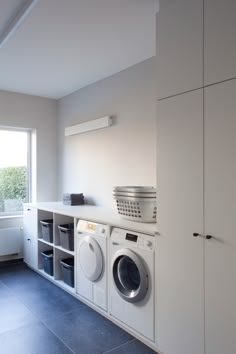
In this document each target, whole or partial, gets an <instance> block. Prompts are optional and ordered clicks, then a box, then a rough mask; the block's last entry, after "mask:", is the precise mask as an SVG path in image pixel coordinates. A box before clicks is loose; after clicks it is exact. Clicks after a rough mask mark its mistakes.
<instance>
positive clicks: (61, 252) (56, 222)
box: [37, 209, 75, 293]
mask: <svg viewBox="0 0 236 354" xmlns="http://www.w3.org/2000/svg"><path fill="white" fill-rule="evenodd" d="M48 219H51V220H53V226H52V239H53V242H48V241H47V240H45V239H44V238H43V232H42V226H41V223H40V221H42V220H48ZM37 222H38V254H37V256H38V262H37V264H38V268H37V270H38V271H39V272H40V273H41V274H42V275H44V276H45V277H46V278H48V279H50V280H53V281H54V282H55V283H58V285H59V286H60V287H62V288H64V289H65V290H66V291H68V292H70V293H75V289H74V288H72V287H71V286H69V285H67V284H66V283H65V282H64V280H63V271H62V265H61V263H60V261H61V260H64V259H67V258H71V257H74V255H75V252H74V251H72V250H68V249H65V248H64V247H62V246H61V243H60V233H59V229H58V226H60V225H64V224H69V223H74V218H73V217H70V216H67V215H63V214H58V213H53V212H48V211H44V210H40V209H38V216H37ZM73 237H75V236H74V235H73ZM49 250H51V251H52V252H53V275H50V274H48V273H47V272H45V271H44V261H43V255H42V252H44V251H49Z"/></svg>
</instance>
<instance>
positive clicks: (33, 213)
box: [23, 205, 38, 238]
mask: <svg viewBox="0 0 236 354" xmlns="http://www.w3.org/2000/svg"><path fill="white" fill-rule="evenodd" d="M23 222H24V232H25V233H26V234H27V235H30V236H31V237H36V238H37V235H38V210H37V209H35V208H32V207H31V206H27V205H25V206H24V220H23Z"/></svg>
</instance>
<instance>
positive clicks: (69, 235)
mask: <svg viewBox="0 0 236 354" xmlns="http://www.w3.org/2000/svg"><path fill="white" fill-rule="evenodd" d="M58 229H59V234H60V244H61V246H62V247H63V248H65V249H67V250H69V251H74V224H73V223H70V224H63V225H58Z"/></svg>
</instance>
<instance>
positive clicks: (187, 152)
mask: <svg viewBox="0 0 236 354" xmlns="http://www.w3.org/2000/svg"><path fill="white" fill-rule="evenodd" d="M191 4H192V5H193V8H194V7H196V6H200V5H199V4H203V8H202V15H199V11H197V12H196V16H197V17H199V16H200V17H201V19H203V22H201V21H200V22H201V24H202V30H203V31H202V34H203V35H202V38H201V40H200V43H201V48H202V49H201V50H200V51H199V53H200V54H201V55H202V59H201V60H202V72H201V73H200V74H199V78H198V80H202V85H200V88H198V87H197V85H196V83H197V82H200V81H197V80H195V79H194V83H195V84H194V85H192V87H190V86H188V87H190V88H189V91H188V92H184V91H183V87H184V86H183V85H185V84H186V82H187V80H188V78H186V77H183V82H181V79H180V76H179V74H180V73H183V72H184V73H185V74H186V75H187V74H188V72H189V68H191V67H192V65H195V63H196V61H195V60H193V59H192V57H191V54H190V55H189V57H187V56H186V54H185V53H187V52H188V50H191V48H192V47H191V46H188V42H185V43H184V42H183V38H181V33H182V28H181V26H180V25H179V21H180V15H179V14H180V13H182V21H183V22H182V23H184V24H185V31H186V32H187V33H188V36H190V37H191V38H192V41H193V42H192V45H193V46H194V43H196V48H199V35H198V39H197V40H196V30H195V29H196V27H195V26H194V22H193V23H191V20H190V18H191V16H190V17H188V16H187V14H188V11H187V8H185V6H186V3H185V2H184V0H175V1H173V0H160V12H159V14H158V21H159V26H157V28H158V29H159V30H158V31H157V57H159V60H157V62H158V65H159V66H158V69H157V71H158V73H160V72H162V74H159V75H158V78H157V79H158V81H159V83H158V87H162V89H159V91H158V99H159V101H158V118H157V120H158V124H157V136H158V138H157V139H158V140H157V144H158V163H157V166H158V181H157V186H158V192H159V203H158V207H159V208H158V209H159V218H158V224H159V229H160V236H159V237H158V240H157V279H156V280H157V284H158V285H157V298H156V302H157V347H158V349H159V351H160V352H161V353H163V354H195V353H196V354H222V353H224V354H235V353H236V275H235V274H236V232H235V219H236V206H235V205H236V187H235V183H236V159H235V154H236V64H235V63H236V41H235V35H236V21H235V16H236V2H235V1H233V0H226V1H220V0H204V1H203V2H202V1H198V0H193V1H191ZM174 7H175V8H178V11H177V13H176V16H174V15H173V8H174ZM162 9H163V12H162ZM164 20H165V21H166V24H168V23H169V21H171V22H173V23H174V22H175V21H176V25H175V24H172V25H171V26H169V30H170V31H172V29H173V28H175V30H176V31H177V32H178V33H174V34H172V33H171V34H170V33H167V34H166V32H167V31H168V26H166V25H163V21H164ZM173 37H174V38H175V39H176V43H175V44H173V41H172V38H173ZM159 38H160V43H159V44H158V41H159ZM182 47H184V49H183V52H182V53H183V57H184V59H183V62H182V63H180V61H177V62H176V58H178V53H179V48H182ZM166 48H167V49H166ZM196 48H195V49H194V50H196ZM161 50H162V53H160V51H161ZM170 52H171V57H170V56H169V53H170ZM165 57H166V58H167V62H166V63H165V62H164V58H165ZM196 58H199V57H198V56H197V57H196ZM198 62H199V59H198ZM183 63H184V65H183ZM171 66H172V69H171V71H170V73H173V78H177V80H176V81H175V83H174V86H173V87H174V90H172V91H171V89H170V90H169V88H168V90H167V87H168V86H169V83H170V77H169V74H168V72H167V68H168V67H171ZM184 67H185V68H186V70H184ZM179 68H181V70H180V71H179V72H178V70H179ZM198 68H199V66H198ZM192 69H193V68H192ZM192 69H191V70H192ZM198 72H199V70H198ZM192 75H193V76H194V77H195V75H196V71H195V69H193V73H192ZM190 76H191V75H190ZM193 76H191V77H193ZM185 87H187V86H185Z"/></svg>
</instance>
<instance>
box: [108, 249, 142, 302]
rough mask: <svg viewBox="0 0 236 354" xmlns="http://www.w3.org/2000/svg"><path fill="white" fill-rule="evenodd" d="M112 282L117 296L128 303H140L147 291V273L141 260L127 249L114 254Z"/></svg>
mask: <svg viewBox="0 0 236 354" xmlns="http://www.w3.org/2000/svg"><path fill="white" fill-rule="evenodd" d="M112 274H113V280H114V284H115V287H116V290H117V291H118V293H119V295H120V296H121V297H122V298H123V299H124V300H126V301H128V302H132V303H135V302H138V301H141V300H142V299H143V298H144V297H145V296H146V294H147V291H148V273H147V271H146V269H145V267H144V265H143V263H142V261H141V259H140V258H139V257H138V256H137V255H136V254H135V253H134V252H132V251H130V250H128V249H124V250H120V251H118V252H116V254H115V256H114V258H113V263H112Z"/></svg>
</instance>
